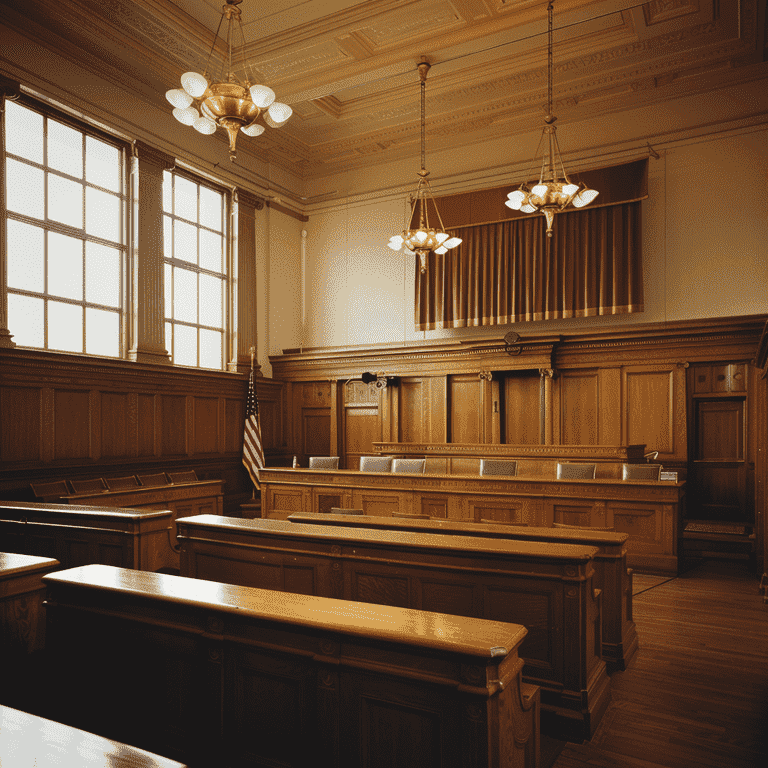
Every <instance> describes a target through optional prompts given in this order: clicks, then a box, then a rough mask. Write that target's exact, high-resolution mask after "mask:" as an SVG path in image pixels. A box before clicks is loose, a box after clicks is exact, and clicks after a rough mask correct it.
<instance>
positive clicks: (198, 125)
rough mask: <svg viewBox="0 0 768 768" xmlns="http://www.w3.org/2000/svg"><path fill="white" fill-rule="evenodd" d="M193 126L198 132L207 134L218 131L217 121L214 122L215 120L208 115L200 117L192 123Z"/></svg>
mask: <svg viewBox="0 0 768 768" xmlns="http://www.w3.org/2000/svg"><path fill="white" fill-rule="evenodd" d="M192 127H193V128H194V129H195V130H196V131H197V132H198V133H204V134H206V135H210V134H211V133H215V132H216V123H214V122H213V120H209V119H208V118H207V117H198V118H197V120H195V122H194V123H192Z"/></svg>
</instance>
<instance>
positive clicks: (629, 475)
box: [621, 464, 661, 480]
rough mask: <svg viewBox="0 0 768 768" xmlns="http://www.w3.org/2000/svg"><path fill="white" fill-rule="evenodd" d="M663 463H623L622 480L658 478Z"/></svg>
mask: <svg viewBox="0 0 768 768" xmlns="http://www.w3.org/2000/svg"><path fill="white" fill-rule="evenodd" d="M660 475H661V464H622V465H621V479H622V480H658V479H659V476H660Z"/></svg>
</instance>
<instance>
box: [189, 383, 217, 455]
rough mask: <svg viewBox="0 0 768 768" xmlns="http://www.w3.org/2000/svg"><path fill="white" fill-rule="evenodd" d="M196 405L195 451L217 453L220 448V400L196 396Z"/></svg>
mask: <svg viewBox="0 0 768 768" xmlns="http://www.w3.org/2000/svg"><path fill="white" fill-rule="evenodd" d="M194 407H195V421H194V452H195V453H216V451H217V450H218V449H219V429H218V427H219V400H218V398H214V397H196V398H195V400H194Z"/></svg>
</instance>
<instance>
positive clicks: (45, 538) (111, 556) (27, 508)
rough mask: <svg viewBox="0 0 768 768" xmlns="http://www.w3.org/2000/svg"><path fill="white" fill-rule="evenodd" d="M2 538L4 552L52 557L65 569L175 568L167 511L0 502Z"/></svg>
mask: <svg viewBox="0 0 768 768" xmlns="http://www.w3.org/2000/svg"><path fill="white" fill-rule="evenodd" d="M0 536H2V539H3V546H4V547H6V548H9V549H12V550H13V551H15V552H19V553H23V554H28V555H39V556H43V557H53V558H55V559H56V560H58V561H59V562H60V563H61V565H62V567H64V568H71V567H73V566H76V565H87V564H88V563H103V564H105V565H116V566H122V567H125V568H137V569H139V570H146V571H156V570H160V569H161V568H174V569H175V568H178V566H179V555H178V547H177V545H176V541H175V537H174V534H173V529H172V512H171V511H170V510H168V509H159V510H156V509H121V508H112V507H104V506H99V505H77V504H52V503H43V502H27V501H0Z"/></svg>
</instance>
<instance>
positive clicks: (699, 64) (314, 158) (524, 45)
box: [2, 0, 766, 179]
mask: <svg viewBox="0 0 768 768" xmlns="http://www.w3.org/2000/svg"><path fill="white" fill-rule="evenodd" d="M2 5H4V6H8V7H9V8H10V9H11V10H12V12H13V18H14V19H16V20H17V23H18V20H19V19H23V18H25V17H27V18H29V19H30V21H31V22H34V23H35V25H37V24H39V25H41V29H42V33H41V34H42V36H43V37H44V39H45V42H47V43H48V44H51V45H57V46H58V48H59V50H62V49H64V48H69V49H70V50H72V51H77V52H78V54H81V55H83V56H86V57H92V61H93V62H98V63H99V66H101V67H102V68H103V71H104V72H106V73H107V74H108V75H109V77H111V78H112V79H113V80H115V81H118V82H121V83H125V84H126V85H127V86H128V87H130V88H133V89H134V90H136V91H138V92H139V93H141V95H142V96H143V98H145V99H148V100H150V101H156V102H157V104H158V105H160V104H165V107H168V105H167V104H166V103H165V99H164V93H165V91H166V90H167V89H168V88H174V87H179V85H178V83H179V76H180V75H181V73H182V72H185V71H187V70H189V69H196V70H198V71H202V70H203V68H204V67H205V63H206V60H207V58H208V54H209V51H210V48H211V44H212V42H213V40H214V34H215V31H216V28H217V25H218V23H219V19H220V12H221V5H222V0H35V2H33V3H30V2H29V0H2ZM241 10H242V18H243V38H242V39H241V38H240V37H239V35H238V37H237V38H236V43H237V51H236V56H235V60H236V61H239V60H240V59H241V57H242V56H244V57H245V60H246V62H247V63H248V66H249V67H250V68H251V70H252V72H253V75H254V79H257V80H259V81H260V82H263V83H265V84H267V85H269V86H270V87H272V88H273V89H274V90H275V91H276V93H277V95H278V100H279V101H284V102H287V103H288V104H290V105H291V106H292V107H293V110H294V115H293V117H292V118H291V120H290V121H289V122H288V123H287V124H286V125H285V126H284V127H283V128H281V129H279V130H268V131H267V133H265V134H264V135H263V136H261V137H259V138H257V139H249V140H247V141H241V142H239V144H238V149H239V151H242V152H255V153H256V154H259V153H266V152H268V153H269V156H270V159H271V160H272V161H273V162H276V163H279V164H281V165H283V166H284V167H285V168H287V169H289V170H291V171H292V172H294V173H297V174H299V175H300V176H302V177H304V178H305V179H310V178H313V177H318V176H322V175H325V174H329V173H332V172H336V171H338V170H340V169H345V168H355V167H362V166H370V165H372V164H376V163H379V162H386V161H389V160H393V159H398V158H401V157H407V156H414V157H416V156H417V154H416V152H417V149H416V148H417V146H418V141H419V77H418V72H417V68H416V66H417V64H418V62H419V61H420V60H421V59H422V58H423V57H425V58H426V59H427V60H428V61H429V62H430V63H431V64H432V65H433V67H432V69H431V70H430V73H429V76H428V79H427V107H426V112H427V137H428V139H427V141H428V146H429V147H430V148H431V149H437V148H441V147H450V146H456V145H457V144H468V143H470V144H471V143H473V142H480V141H483V140H485V139H487V138H488V137H490V136H493V135H500V134H502V135H514V134H515V133H516V132H520V131H523V130H527V131H529V130H531V128H532V126H533V127H538V125H541V124H543V123H542V122H541V118H542V117H543V114H544V105H545V103H546V71H547V70H546V62H547V59H546V29H547V10H546V1H545V0H243V3H242V5H241ZM554 19H555V40H554V61H555V77H554V95H555V114H557V115H558V118H559V120H558V124H560V125H565V124H567V122H569V121H572V120H581V119H584V118H587V117H592V116H595V115H601V114H610V113H613V112H619V111H622V110H625V109H627V108H630V107H632V106H638V105H643V104H652V103H659V102H663V101H667V100H670V99H677V98H679V97H680V96H683V95H689V94H701V93H706V92H710V91H713V90H716V89H718V88H721V87H723V86H724V85H726V84H733V83H734V82H738V81H739V80H743V81H748V80H754V79H756V78H758V77H765V73H766V70H765V65H764V58H765V2H764V0H741V1H739V0H651V2H644V3H640V2H637V1H636V0H605V2H593V1H591V0H556V2H555V5H554ZM219 50H220V51H222V52H223V50H224V48H223V45H222V44H220V45H219ZM219 133H221V132H219ZM220 138H221V140H222V141H223V140H224V137H223V135H222V136H221V137H220Z"/></svg>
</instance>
